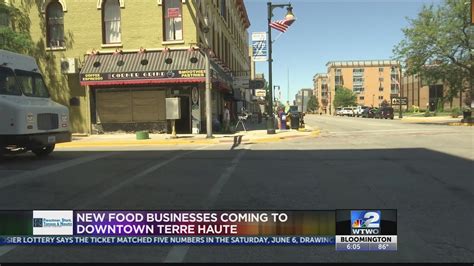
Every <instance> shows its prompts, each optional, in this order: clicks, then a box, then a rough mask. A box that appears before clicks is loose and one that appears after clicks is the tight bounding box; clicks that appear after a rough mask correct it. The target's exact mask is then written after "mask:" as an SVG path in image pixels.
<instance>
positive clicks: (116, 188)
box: [75, 145, 209, 209]
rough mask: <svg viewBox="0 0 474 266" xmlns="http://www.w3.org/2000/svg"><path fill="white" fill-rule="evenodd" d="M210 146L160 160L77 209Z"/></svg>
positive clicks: (83, 203)
mask: <svg viewBox="0 0 474 266" xmlns="http://www.w3.org/2000/svg"><path fill="white" fill-rule="evenodd" d="M208 147H209V145H208V146H204V147H200V148H198V149H195V150H191V151H187V152H184V153H180V154H177V155H175V156H173V157H171V158H170V159H168V160H166V161H163V162H160V163H158V164H155V165H153V166H151V167H149V168H147V169H145V170H144V171H142V172H140V173H138V174H136V175H134V176H132V177H130V178H127V179H125V180H123V181H122V182H120V183H118V184H116V185H115V186H112V187H110V188H109V189H107V190H105V191H104V192H102V193H100V194H98V195H97V196H96V197H94V198H91V199H89V200H87V201H83V202H82V203H81V204H80V205H79V206H78V207H76V208H75V209H83V208H85V207H86V206H87V205H88V204H91V203H94V202H96V201H98V200H100V199H103V198H105V197H107V196H109V195H111V194H113V193H115V192H116V191H118V190H120V189H121V188H123V187H125V186H126V185H128V184H130V183H133V182H135V181H137V180H138V179H140V178H142V177H144V176H146V175H148V174H150V173H153V172H154V171H156V170H158V169H160V168H161V167H163V166H165V165H167V164H169V163H172V162H174V161H176V160H178V159H180V158H182V157H184V156H186V155H188V154H191V153H194V152H197V151H200V150H203V149H205V148H208Z"/></svg>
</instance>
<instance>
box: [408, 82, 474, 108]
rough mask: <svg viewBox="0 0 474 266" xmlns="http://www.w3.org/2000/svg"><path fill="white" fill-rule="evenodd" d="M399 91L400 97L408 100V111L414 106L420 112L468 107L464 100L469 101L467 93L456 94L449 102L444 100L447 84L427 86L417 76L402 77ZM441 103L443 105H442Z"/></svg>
mask: <svg viewBox="0 0 474 266" xmlns="http://www.w3.org/2000/svg"><path fill="white" fill-rule="evenodd" d="M401 90H402V95H404V97H407V98H408V101H407V107H408V108H410V109H411V108H412V107H414V106H416V107H418V108H419V109H421V110H429V111H435V110H438V111H439V108H443V109H444V110H451V109H453V108H462V107H463V106H469V105H470V104H468V103H466V99H469V93H470V92H469V91H466V92H465V93H464V94H463V93H458V94H457V95H456V96H454V97H453V98H452V100H451V101H450V100H447V99H446V96H447V95H448V90H449V86H448V85H447V84H444V83H442V82H438V83H435V84H428V82H427V80H426V79H423V78H420V76H417V75H407V76H404V77H402V85H401ZM443 101H444V104H442V102H443Z"/></svg>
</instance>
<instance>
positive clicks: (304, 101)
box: [295, 89, 313, 112]
mask: <svg viewBox="0 0 474 266" xmlns="http://www.w3.org/2000/svg"><path fill="white" fill-rule="evenodd" d="M311 96H313V90H312V89H301V90H299V91H298V93H297V94H296V95H295V103H296V105H297V106H298V110H299V111H300V112H306V110H307V108H308V101H309V98H311Z"/></svg>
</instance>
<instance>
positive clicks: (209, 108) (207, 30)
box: [203, 13, 212, 138]
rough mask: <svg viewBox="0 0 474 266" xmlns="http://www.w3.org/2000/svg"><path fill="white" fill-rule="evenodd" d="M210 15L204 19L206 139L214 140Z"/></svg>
mask: <svg viewBox="0 0 474 266" xmlns="http://www.w3.org/2000/svg"><path fill="white" fill-rule="evenodd" d="M209 15H210V14H209V13H208V14H207V15H206V16H205V17H204V24H205V26H204V27H205V29H204V30H203V32H204V42H205V46H206V47H205V51H204V58H205V61H206V65H205V67H206V90H205V99H206V138H212V106H211V104H212V103H211V101H212V97H211V93H212V91H211V89H212V83H211V66H210V58H209V53H210V45H209V33H210V27H211V24H212V23H211V17H210V16H209Z"/></svg>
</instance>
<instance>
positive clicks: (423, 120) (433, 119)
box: [401, 116, 472, 126]
mask: <svg viewBox="0 0 474 266" xmlns="http://www.w3.org/2000/svg"><path fill="white" fill-rule="evenodd" d="M461 120H462V117H458V118H453V117H451V116H430V117H416V116H404V117H403V118H402V119H401V121H402V122H405V123H414V124H433V125H449V126H459V125H464V124H466V125H468V124H467V123H461ZM471 125H472V124H471Z"/></svg>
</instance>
